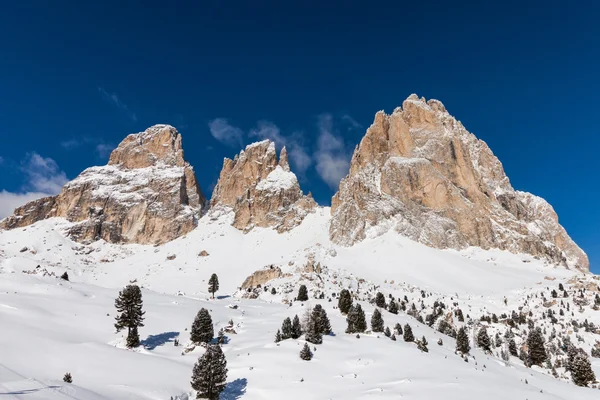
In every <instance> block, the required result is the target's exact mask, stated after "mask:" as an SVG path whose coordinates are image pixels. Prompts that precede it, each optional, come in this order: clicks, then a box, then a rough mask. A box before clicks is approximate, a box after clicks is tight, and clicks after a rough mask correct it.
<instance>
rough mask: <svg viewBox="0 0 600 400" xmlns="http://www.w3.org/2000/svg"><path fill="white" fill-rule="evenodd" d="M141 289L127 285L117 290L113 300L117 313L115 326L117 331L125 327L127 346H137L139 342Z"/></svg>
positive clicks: (141, 322) (141, 321)
mask: <svg viewBox="0 0 600 400" xmlns="http://www.w3.org/2000/svg"><path fill="white" fill-rule="evenodd" d="M142 305H143V302H142V291H141V290H140V288H139V286H137V285H127V286H126V287H125V288H124V289H123V290H122V291H120V292H119V297H118V298H117V299H116V300H115V307H116V308H117V312H119V315H117V317H116V321H117V322H116V323H115V328H116V330H117V332H120V331H121V330H123V329H125V328H127V347H129V348H132V347H137V346H139V344H140V337H139V335H138V327H141V326H144V324H143V321H144V314H145V313H146V312H145V311H142Z"/></svg>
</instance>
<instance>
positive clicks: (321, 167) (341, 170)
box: [314, 114, 351, 189]
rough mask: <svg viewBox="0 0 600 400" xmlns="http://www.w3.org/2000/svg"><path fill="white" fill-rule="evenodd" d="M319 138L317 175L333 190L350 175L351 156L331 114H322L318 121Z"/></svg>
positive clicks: (316, 154)
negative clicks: (336, 130) (335, 128)
mask: <svg viewBox="0 0 600 400" xmlns="http://www.w3.org/2000/svg"><path fill="white" fill-rule="evenodd" d="M317 127H318V129H319V137H318V139H317V151H316V152H315V154H314V158H315V161H316V169H317V173H318V174H319V176H320V177H321V179H323V181H324V182H325V183H326V184H327V185H328V186H329V187H330V188H332V189H336V188H337V186H338V185H339V183H340V180H341V179H342V178H343V177H344V176H346V174H348V170H349V169H350V157H351V154H350V152H349V151H347V150H346V147H345V145H344V139H343V138H342V137H341V136H339V135H336V134H335V132H334V128H333V117H332V115H331V114H322V115H320V116H319V118H318V121H317Z"/></svg>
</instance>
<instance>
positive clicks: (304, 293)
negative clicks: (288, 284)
mask: <svg viewBox="0 0 600 400" xmlns="http://www.w3.org/2000/svg"><path fill="white" fill-rule="evenodd" d="M297 300H298V301H306V300H308V290H307V289H306V285H300V289H298V297H297Z"/></svg>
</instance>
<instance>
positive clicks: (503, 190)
mask: <svg viewBox="0 0 600 400" xmlns="http://www.w3.org/2000/svg"><path fill="white" fill-rule="evenodd" d="M331 213H332V219H331V224H330V237H331V239H332V241H334V242H335V243H338V244H341V245H346V246H348V245H352V244H353V243H355V242H358V241H361V240H363V239H365V238H366V237H376V236H379V235H381V234H383V233H385V232H387V231H388V230H390V229H394V230H396V231H398V232H400V233H402V234H404V235H406V236H408V237H410V238H412V239H414V240H416V241H419V242H421V243H424V244H427V245H429V246H432V247H436V248H454V249H462V248H465V247H467V246H478V247H481V248H484V249H489V248H499V249H503V250H509V251H511V252H513V253H520V252H523V253H528V254H532V255H535V256H540V257H544V258H547V259H548V260H550V261H552V262H554V263H561V264H564V265H567V266H570V267H577V268H581V269H589V261H588V258H587V256H586V254H585V253H584V252H583V251H582V250H581V249H580V248H579V247H578V246H577V245H576V244H575V243H574V242H573V241H572V240H571V238H570V237H569V236H568V235H567V233H566V231H565V230H564V228H563V227H562V226H561V225H560V224H559V223H558V217H557V215H556V213H555V212H554V210H553V209H552V206H550V205H549V204H548V203H547V202H546V201H545V200H543V199H541V198H539V197H537V196H534V195H532V194H530V193H525V192H520V191H515V190H514V189H513V188H512V186H511V184H510V182H509V180H508V177H507V176H506V175H505V173H504V169H503V168H502V164H501V163H500V161H499V160H498V159H497V158H496V157H495V156H494V155H493V153H492V151H491V150H490V149H489V147H488V146H487V145H486V144H485V142H483V141H481V140H478V139H477V138H476V137H475V136H474V135H473V134H471V133H469V132H468V131H467V130H466V129H465V128H464V127H463V125H462V124H461V123H460V122H459V121H457V120H456V119H455V118H454V117H452V116H451V115H450V114H448V112H447V111H446V109H445V107H444V105H443V104H442V103H440V102H439V101H437V100H429V101H425V99H423V98H421V99H419V98H418V97H417V96H416V95H411V96H410V97H409V98H408V99H406V100H405V101H404V103H403V104H402V108H397V109H395V110H394V112H393V113H392V114H391V115H387V114H385V113H384V112H382V111H380V112H378V113H377V114H376V115H375V121H374V122H373V124H372V125H371V126H370V127H369V129H368V130H367V133H366V135H365V137H364V138H363V139H362V140H361V142H360V145H359V146H358V147H357V148H356V150H355V152H354V155H353V157H352V162H351V165H350V172H349V174H348V176H346V178H344V179H343V180H342V181H341V182H340V187H339V191H338V192H337V193H336V194H335V196H334V197H333V199H332V207H331Z"/></svg>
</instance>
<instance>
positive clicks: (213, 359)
mask: <svg viewBox="0 0 600 400" xmlns="http://www.w3.org/2000/svg"><path fill="white" fill-rule="evenodd" d="M226 380H227V360H226V359H225V354H223V350H221V346H219V345H217V344H212V345H208V347H207V348H206V352H205V353H204V354H203V355H202V356H201V357H200V358H199V359H198V361H197V362H196V364H195V365H194V369H193V372H192V381H191V385H192V388H193V389H194V390H196V391H197V395H196V398H197V399H209V400H218V399H219V396H220V393H221V392H222V391H223V389H225V384H226Z"/></svg>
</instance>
